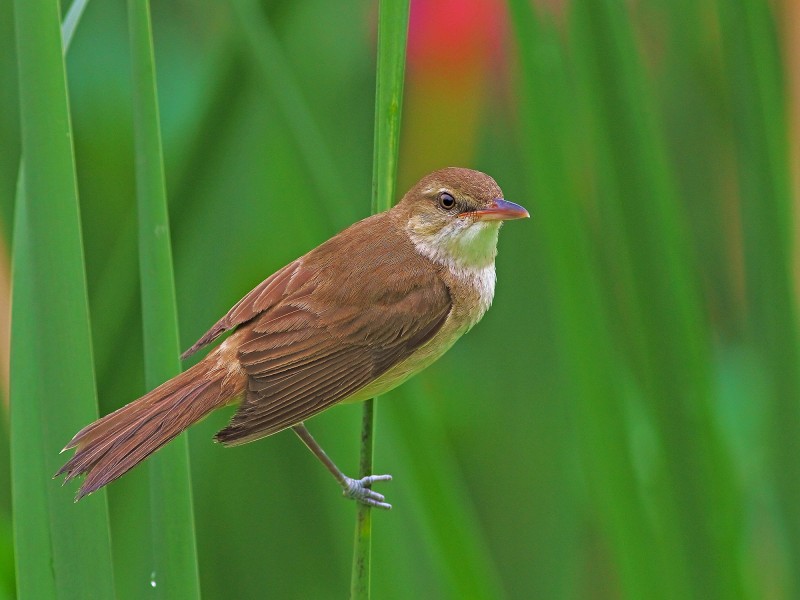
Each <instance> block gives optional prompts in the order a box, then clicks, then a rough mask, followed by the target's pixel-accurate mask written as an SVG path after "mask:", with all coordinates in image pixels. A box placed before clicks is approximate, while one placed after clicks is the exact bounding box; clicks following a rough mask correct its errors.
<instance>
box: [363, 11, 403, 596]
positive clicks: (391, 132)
mask: <svg viewBox="0 0 800 600" xmlns="http://www.w3.org/2000/svg"><path fill="white" fill-rule="evenodd" d="M408 15H409V0H381V2H380V4H379V9H378V65H377V74H376V82H375V145H374V149H373V159H372V160H373V163H372V164H373V167H372V168H373V170H372V212H373V213H376V212H380V211H384V210H388V209H389V208H390V207H391V205H392V199H393V196H394V191H395V188H396V186H397V155H398V152H399V149H400V115H401V109H402V104H403V77H404V75H405V64H406V41H407V39H408ZM363 410H364V412H363V418H362V423H361V451H360V460H359V472H360V474H361V476H362V477H364V476H366V475H370V474H372V462H373V461H372V450H373V445H374V431H375V399H374V398H373V399H370V400H367V401H366V402H364V409H363ZM371 548H372V511H371V509H370V507H369V506H366V505H363V504H359V505H358V508H357V514H356V534H355V542H354V547H353V572H352V575H351V583H350V597H351V598H354V599H360V598H369V597H370V554H371Z"/></svg>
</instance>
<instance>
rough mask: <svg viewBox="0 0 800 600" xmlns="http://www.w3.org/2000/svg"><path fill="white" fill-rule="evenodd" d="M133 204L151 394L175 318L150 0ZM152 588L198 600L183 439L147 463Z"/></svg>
mask: <svg viewBox="0 0 800 600" xmlns="http://www.w3.org/2000/svg"><path fill="white" fill-rule="evenodd" d="M128 19H129V29H130V43H131V57H132V66H133V106H134V130H135V141H136V195H137V199H138V206H139V266H140V274H141V290H142V313H143V314H142V317H143V325H144V350H145V383H146V385H147V388H148V389H151V388H153V387H155V386H157V385H159V384H161V383H163V382H164V381H166V380H167V379H169V378H171V377H174V376H175V375H177V374H178V373H179V372H180V370H181V366H180V360H179V358H178V357H179V354H180V349H179V344H178V319H177V311H176V305H175V283H174V276H173V268H172V249H171V245H170V235H169V218H168V215H167V194H166V189H165V184H164V164H163V156H162V149H161V130H160V124H159V114H158V95H157V91H156V73H155V61H154V56H153V39H152V31H151V25H150V3H149V1H148V0H129V2H128ZM149 466H150V518H151V530H150V543H151V544H152V547H153V563H152V574H151V580H150V585H151V586H152V588H153V592H154V593H155V595H156V596H157V597H160V598H187V599H190V598H199V597H200V584H199V579H198V569H197V550H196V541H195V533H194V515H193V511H192V488H191V480H190V473H189V449H188V442H187V438H186V434H185V433H184V434H182V435H181V436H179V437H178V438H177V439H175V440H174V441H172V442H171V443H170V444H169V445H167V446H166V447H165V448H163V449H162V450H161V451H160V452H158V453H157V454H156V455H155V456H153V457H151V458H150V460H149Z"/></svg>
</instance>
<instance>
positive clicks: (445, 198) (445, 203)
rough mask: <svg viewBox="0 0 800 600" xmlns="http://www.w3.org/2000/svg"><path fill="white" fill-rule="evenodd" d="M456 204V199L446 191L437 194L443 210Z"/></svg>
mask: <svg viewBox="0 0 800 600" xmlns="http://www.w3.org/2000/svg"><path fill="white" fill-rule="evenodd" d="M455 205H456V199H455V198H453V194H448V193H447V192H442V193H441V194H439V206H441V207H442V208H444V209H445V210H450V209H451V208H453V207H454V206H455Z"/></svg>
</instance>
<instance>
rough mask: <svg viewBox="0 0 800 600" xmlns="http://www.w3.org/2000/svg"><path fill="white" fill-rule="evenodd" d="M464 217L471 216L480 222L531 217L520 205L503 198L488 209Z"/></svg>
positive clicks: (465, 214) (472, 212)
mask: <svg viewBox="0 0 800 600" xmlns="http://www.w3.org/2000/svg"><path fill="white" fill-rule="evenodd" d="M463 216H471V217H474V218H475V219H477V220H479V221H510V220H511V219H527V218H528V217H530V215H529V214H528V211H527V210H525V209H524V208H523V207H521V206H520V205H519V204H514V203H513V202H509V201H508V200H504V199H503V198H498V199H497V200H495V201H494V202H492V203H491V204H490V205H489V206H488V207H487V208H484V209H482V210H473V211H471V212H468V213H464V214H463Z"/></svg>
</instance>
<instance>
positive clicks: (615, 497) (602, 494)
mask: <svg viewBox="0 0 800 600" xmlns="http://www.w3.org/2000/svg"><path fill="white" fill-rule="evenodd" d="M509 5H510V8H511V16H512V22H513V24H514V27H515V33H516V41H517V44H518V46H519V53H520V67H521V73H520V75H521V81H520V83H521V90H520V102H521V104H520V116H521V117H522V123H523V129H522V132H521V133H522V135H521V140H522V150H523V156H524V157H525V159H526V162H527V163H528V164H529V165H530V170H529V171H528V172H529V181H528V185H529V186H530V189H531V196H532V197H534V198H536V209H535V211H536V212H535V213H534V218H535V222H536V223H537V224H539V225H538V226H539V227H540V228H541V234H542V236H543V239H544V241H545V244H546V246H547V247H548V248H549V253H550V256H549V260H548V262H549V263H550V264H551V265H552V281H553V287H552V289H553V294H554V303H553V305H554V306H555V307H556V308H557V310H558V314H557V317H558V322H557V327H558V330H559V333H560V335H559V338H560V339H561V340H563V346H564V347H563V348H562V349H561V353H562V355H563V357H564V363H565V367H564V368H565V374H564V381H565V382H568V385H567V387H568V388H569V389H570V391H571V395H573V396H574V398H575V401H576V403H577V411H578V424H579V428H580V431H581V439H583V440H584V443H583V448H582V450H583V459H584V465H585V469H586V472H587V474H588V483H589V486H590V490H589V494H590V495H591V496H592V497H593V498H594V499H595V502H596V503H597V506H598V512H599V515H598V516H599V518H600V522H601V524H602V526H603V528H604V530H605V532H606V535H607V536H608V537H609V539H610V542H611V550H612V554H613V556H614V558H615V562H616V568H617V569H618V571H619V576H620V579H621V583H622V587H623V589H624V590H625V592H626V596H627V597H630V598H642V597H650V598H658V597H669V593H670V591H672V592H676V591H680V590H681V588H680V586H679V585H676V584H675V583H669V582H668V579H667V578H666V577H661V576H660V575H659V572H658V571H659V569H658V563H659V556H658V554H656V553H655V552H654V551H653V550H654V548H653V547H652V537H653V531H652V527H651V524H650V522H649V519H648V516H647V514H646V512H645V510H644V507H643V506H642V504H641V502H640V500H639V494H638V491H637V483H636V477H635V473H634V470H633V464H632V462H633V461H632V456H631V453H630V449H629V446H630V441H629V439H628V434H627V431H626V427H625V421H626V418H625V407H624V390H623V386H622V385H621V382H620V376H621V375H620V372H619V370H618V369H617V368H616V367H615V365H614V363H613V353H612V352H611V350H610V349H611V348H613V345H614V342H613V340H612V337H611V330H610V323H609V321H608V315H607V306H606V303H605V300H604V298H603V296H602V288H601V286H600V285H599V282H598V279H597V274H596V272H595V269H594V265H593V258H592V251H591V243H592V241H591V235H590V229H589V227H588V223H587V222H586V217H585V215H583V214H582V204H581V199H580V195H579V191H578V189H577V187H576V185H575V182H576V181H577V178H575V177H574V176H571V175H570V173H571V172H572V171H573V170H576V171H577V169H575V167H576V165H575V164H574V162H571V161H574V160H575V158H574V157H575V154H574V153H566V152H565V151H564V149H565V148H568V147H570V146H571V145H570V143H569V141H568V140H574V139H577V137H578V135H579V134H578V127H580V120H579V119H577V118H576V115H575V111H576V109H577V106H576V103H575V102H574V100H573V98H574V94H573V92H572V89H571V88H570V86H569V85H568V82H567V81H566V80H565V77H566V70H565V66H564V58H563V56H562V51H561V50H560V48H559V36H558V33H557V31H555V30H554V28H553V27H548V26H546V25H544V24H542V23H540V22H538V20H537V19H536V18H535V17H534V14H533V10H532V7H531V6H530V3H528V2H525V1H524V0H514V1H512V2H510V3H509ZM564 138H566V139H564ZM679 596H680V594H678V595H677V596H675V595H674V594H673V597H679Z"/></svg>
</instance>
